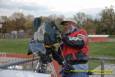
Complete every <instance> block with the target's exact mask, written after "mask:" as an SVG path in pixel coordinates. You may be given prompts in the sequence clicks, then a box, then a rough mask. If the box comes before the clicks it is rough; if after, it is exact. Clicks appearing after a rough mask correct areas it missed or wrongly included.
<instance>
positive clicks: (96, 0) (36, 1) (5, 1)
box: [0, 0, 115, 16]
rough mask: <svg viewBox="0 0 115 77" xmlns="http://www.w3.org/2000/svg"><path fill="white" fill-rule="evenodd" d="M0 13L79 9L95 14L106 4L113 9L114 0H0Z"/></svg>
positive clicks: (71, 11)
mask: <svg viewBox="0 0 115 77" xmlns="http://www.w3.org/2000/svg"><path fill="white" fill-rule="evenodd" d="M0 1H1V2H0V5H1V6H0V14H1V15H4V14H7V15H9V14H11V13H13V12H15V11H22V12H24V13H28V14H33V15H35V16H37V15H38V16H39V15H49V14H54V13H56V14H65V15H69V14H73V13H77V12H80V11H83V12H86V13H89V14H96V13H98V12H99V11H100V10H102V9H104V8H105V7H106V6H107V7H110V6H111V5H112V6H113V7H114V9H115V0H0Z"/></svg>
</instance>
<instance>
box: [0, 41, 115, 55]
mask: <svg viewBox="0 0 115 77" xmlns="http://www.w3.org/2000/svg"><path fill="white" fill-rule="evenodd" d="M28 42H29V39H0V52H8V53H26V52H27V47H28ZM89 49H90V52H89V55H90V56H107V57H115V42H103V43H89Z"/></svg>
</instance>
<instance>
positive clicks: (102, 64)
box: [100, 59, 104, 77]
mask: <svg viewBox="0 0 115 77" xmlns="http://www.w3.org/2000/svg"><path fill="white" fill-rule="evenodd" d="M100 61H101V77H104V60H103V59H101V60H100Z"/></svg>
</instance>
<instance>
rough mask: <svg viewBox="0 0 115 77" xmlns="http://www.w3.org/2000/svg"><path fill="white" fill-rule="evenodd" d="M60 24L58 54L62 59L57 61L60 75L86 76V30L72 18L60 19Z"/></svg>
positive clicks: (71, 76)
mask: <svg viewBox="0 0 115 77" xmlns="http://www.w3.org/2000/svg"><path fill="white" fill-rule="evenodd" d="M61 25H62V26H63V32H62V45H61V47H60V50H59V54H60V55H61V57H63V59H64V60H61V61H59V60H57V61H58V63H59V64H62V70H63V71H62V77H88V74H87V71H88V64H87V61H88V36H87V32H86V31H85V30H84V29H82V28H80V27H79V26H78V25H77V23H76V22H75V21H74V20H72V19H67V20H64V21H62V22H61ZM58 59H59V58H58ZM70 70H71V71H70Z"/></svg>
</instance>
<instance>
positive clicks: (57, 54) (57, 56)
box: [52, 46, 64, 65]
mask: <svg viewBox="0 0 115 77" xmlns="http://www.w3.org/2000/svg"><path fill="white" fill-rule="evenodd" d="M60 47H61V46H60ZM60 47H59V49H58V52H53V53H52V56H53V59H54V60H56V61H57V62H58V64H60V65H63V61H64V59H63V56H62V55H61V49H60Z"/></svg>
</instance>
